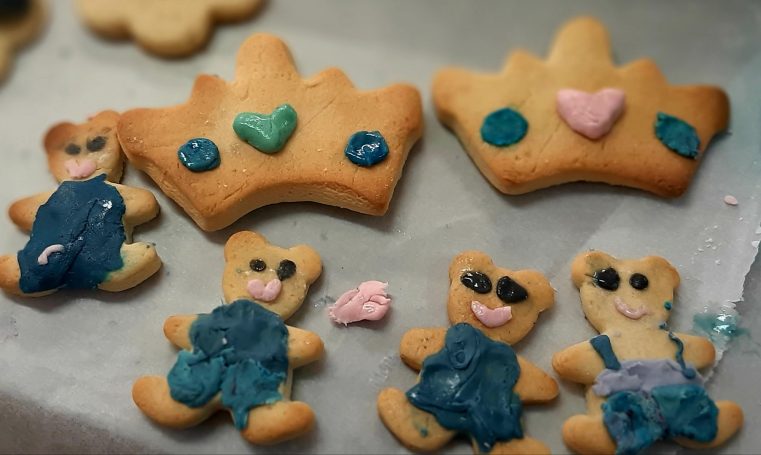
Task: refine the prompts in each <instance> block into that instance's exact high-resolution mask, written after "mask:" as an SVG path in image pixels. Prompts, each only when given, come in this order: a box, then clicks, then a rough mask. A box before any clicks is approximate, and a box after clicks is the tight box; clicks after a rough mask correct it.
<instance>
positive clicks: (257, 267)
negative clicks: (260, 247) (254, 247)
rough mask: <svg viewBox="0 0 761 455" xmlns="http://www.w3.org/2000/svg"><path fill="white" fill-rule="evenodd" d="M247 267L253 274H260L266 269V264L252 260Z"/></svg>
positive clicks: (258, 260) (259, 260)
mask: <svg viewBox="0 0 761 455" xmlns="http://www.w3.org/2000/svg"><path fill="white" fill-rule="evenodd" d="M248 265H249V267H251V270H253V271H254V272H262V271H264V269H266V268H267V263H265V262H264V261H262V260H261V259H252V260H251V262H249V263H248Z"/></svg>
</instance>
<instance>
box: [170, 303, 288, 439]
mask: <svg viewBox="0 0 761 455" xmlns="http://www.w3.org/2000/svg"><path fill="white" fill-rule="evenodd" d="M190 341H191V343H192V345H193V350H192V352H191V351H180V353H179V355H178V357H177V362H176V363H175V364H174V366H173V367H172V369H171V371H169V374H168V376H167V380H168V382H169V392H170V394H171V396H172V398H173V399H174V400H176V401H179V402H180V403H184V404H185V405H187V406H190V407H192V408H197V407H200V406H203V405H204V404H206V403H208V402H209V400H211V399H212V398H214V396H216V395H217V394H218V393H220V392H221V393H222V404H223V405H224V406H225V407H227V408H229V409H230V410H231V411H232V415H233V420H234V422H235V427H236V428H237V429H238V430H242V429H244V428H246V426H247V425H248V413H249V410H251V409H252V408H255V407H257V406H261V405H265V404H271V403H275V402H277V401H280V400H281V399H282V395H281V394H280V386H281V385H282V384H283V383H284V382H285V381H286V378H287V376H288V355H287V354H288V328H287V327H286V326H285V324H284V323H283V321H282V320H281V319H280V318H279V317H278V316H277V315H276V314H275V313H272V312H270V311H267V310H266V309H264V308H262V307H261V306H260V305H257V304H256V303H254V302H250V301H248V300H237V301H235V302H233V303H231V304H229V305H222V306H219V307H217V308H215V309H214V311H212V312H211V314H201V315H199V316H198V319H196V320H195V322H193V325H192V326H191V328H190Z"/></svg>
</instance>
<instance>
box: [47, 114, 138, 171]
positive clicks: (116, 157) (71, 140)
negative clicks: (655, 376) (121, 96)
mask: <svg viewBox="0 0 761 455" xmlns="http://www.w3.org/2000/svg"><path fill="white" fill-rule="evenodd" d="M118 121H119V114H118V113H117V112H114V111H103V112H100V113H98V114H96V115H94V116H92V117H90V118H89V119H87V122H85V123H81V124H74V123H70V122H63V123H59V124H57V125H54V126H53V127H51V128H50V129H49V130H48V132H47V134H45V140H44V144H45V151H46V152H47V156H48V167H49V168H50V171H51V172H52V173H53V176H54V177H55V178H56V180H58V181H59V182H62V181H64V180H84V179H88V178H90V177H92V176H94V175H98V174H103V173H105V174H106V179H107V180H108V181H110V182H116V183H118V182H119V181H121V179H122V172H123V171H124V156H123V153H122V147H121V145H120V144H119V140H118V139H117V137H116V124H117V122H118Z"/></svg>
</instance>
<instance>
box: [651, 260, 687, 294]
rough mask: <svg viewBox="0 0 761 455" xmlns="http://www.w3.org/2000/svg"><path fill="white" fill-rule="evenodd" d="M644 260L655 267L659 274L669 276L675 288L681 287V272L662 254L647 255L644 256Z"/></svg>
mask: <svg viewBox="0 0 761 455" xmlns="http://www.w3.org/2000/svg"><path fill="white" fill-rule="evenodd" d="M642 262H644V263H645V264H647V265H648V266H650V267H653V269H654V270H655V272H656V273H657V274H659V275H663V276H668V277H669V279H670V281H671V283H672V287H673V288H674V289H676V288H678V287H679V282H680V281H681V280H680V278H679V272H678V271H677V270H676V268H674V266H673V265H671V263H670V262H669V261H667V260H665V259H663V258H662V257H660V256H647V257H645V258H642Z"/></svg>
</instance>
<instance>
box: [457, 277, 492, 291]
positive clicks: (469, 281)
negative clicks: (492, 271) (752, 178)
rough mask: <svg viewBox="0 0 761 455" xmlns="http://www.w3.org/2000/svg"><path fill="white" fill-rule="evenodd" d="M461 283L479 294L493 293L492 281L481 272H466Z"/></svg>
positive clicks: (461, 278)
mask: <svg viewBox="0 0 761 455" xmlns="http://www.w3.org/2000/svg"><path fill="white" fill-rule="evenodd" d="M460 283H462V284H464V285H465V287H466V288H468V289H471V290H473V291H475V292H478V293H479V294H488V293H490V292H491V280H490V279H489V277H488V276H486V275H484V274H483V273H481V272H465V273H463V274H462V275H460Z"/></svg>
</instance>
